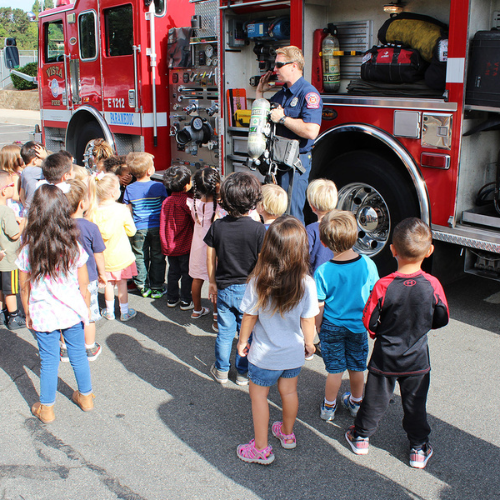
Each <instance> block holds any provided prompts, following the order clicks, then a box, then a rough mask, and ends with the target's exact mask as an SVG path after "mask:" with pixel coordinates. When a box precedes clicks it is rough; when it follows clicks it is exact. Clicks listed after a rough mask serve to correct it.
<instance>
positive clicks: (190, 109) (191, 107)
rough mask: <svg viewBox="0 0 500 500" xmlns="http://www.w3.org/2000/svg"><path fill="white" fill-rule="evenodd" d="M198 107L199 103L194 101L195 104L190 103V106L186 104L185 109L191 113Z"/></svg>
mask: <svg viewBox="0 0 500 500" xmlns="http://www.w3.org/2000/svg"><path fill="white" fill-rule="evenodd" d="M197 109H198V104H196V103H195V102H193V104H190V105H189V106H186V107H185V108H184V111H185V112H186V113H187V114H188V115H190V114H191V113H194V112H195V111H196V110H197Z"/></svg>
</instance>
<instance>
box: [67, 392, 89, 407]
mask: <svg viewBox="0 0 500 500" xmlns="http://www.w3.org/2000/svg"><path fill="white" fill-rule="evenodd" d="M94 398H95V396H94V395H93V394H89V395H88V396H84V395H83V394H82V393H81V392H80V391H75V392H74V393H73V396H72V397H71V399H72V400H73V402H74V403H76V404H77V405H78V406H79V407H80V408H81V409H82V410H83V411H90V410H92V409H93V408H94Z"/></svg>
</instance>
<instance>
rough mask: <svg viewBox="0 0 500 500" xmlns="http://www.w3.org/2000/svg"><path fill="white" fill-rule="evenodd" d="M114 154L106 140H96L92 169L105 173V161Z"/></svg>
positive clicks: (93, 149) (91, 163)
mask: <svg viewBox="0 0 500 500" xmlns="http://www.w3.org/2000/svg"><path fill="white" fill-rule="evenodd" d="M113 154H114V152H113V149H112V148H111V146H110V145H109V144H108V143H107V142H106V141H105V140H104V139H101V138H99V139H94V146H93V148H92V161H91V162H89V163H90V166H91V168H92V169H93V170H95V171H97V172H104V160H106V159H107V158H109V157H110V156H113Z"/></svg>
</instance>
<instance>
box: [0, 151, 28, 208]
mask: <svg viewBox="0 0 500 500" xmlns="http://www.w3.org/2000/svg"><path fill="white" fill-rule="evenodd" d="M20 152H21V148H20V147H19V146H18V145H16V144H8V145H7V146H4V147H3V148H2V149H1V150H0V169H1V170H5V172H8V173H9V174H10V177H11V180H12V181H13V182H14V183H15V185H14V191H13V195H12V198H10V199H9V200H7V206H8V207H9V208H11V209H12V210H13V211H14V214H15V216H16V217H21V216H22V214H23V205H22V203H21V202H20V200H19V191H20V189H21V177H20V176H21V173H22V171H23V168H24V161H23V159H22V158H21V154H20Z"/></svg>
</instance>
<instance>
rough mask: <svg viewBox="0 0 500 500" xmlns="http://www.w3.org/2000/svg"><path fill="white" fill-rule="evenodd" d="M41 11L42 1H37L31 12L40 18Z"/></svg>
mask: <svg viewBox="0 0 500 500" xmlns="http://www.w3.org/2000/svg"><path fill="white" fill-rule="evenodd" d="M40 9H41V5H40V0H35V3H34V4H33V6H32V7H31V12H33V14H36V16H37V17H38V14H40Z"/></svg>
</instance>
